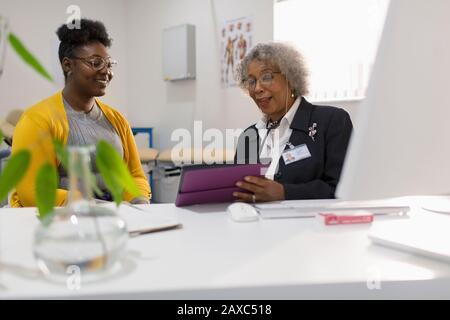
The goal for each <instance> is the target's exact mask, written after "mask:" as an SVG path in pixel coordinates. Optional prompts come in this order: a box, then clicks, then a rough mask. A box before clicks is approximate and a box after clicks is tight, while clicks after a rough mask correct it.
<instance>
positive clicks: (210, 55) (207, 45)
mask: <svg viewBox="0 0 450 320" xmlns="http://www.w3.org/2000/svg"><path fill="white" fill-rule="evenodd" d="M272 1H273V0H215V1H211V0H184V1H179V0H165V1H145V0H134V1H131V2H127V5H128V11H127V21H128V29H127V34H128V38H127V46H128V48H129V53H130V54H129V56H128V58H129V60H128V67H129V69H128V79H129V81H128V87H127V89H128V101H129V110H128V111H129V119H130V121H131V122H132V123H134V124H135V125H145V126H153V127H154V128H155V146H156V147H157V148H159V149H164V148H167V147H168V146H170V145H173V144H174V143H171V142H170V134H171V132H172V130H173V129H175V128H180V127H182V128H187V129H189V130H191V129H192V124H193V121H194V120H202V121H203V129H206V128H219V129H225V128H236V127H242V128H245V127H247V126H248V125H249V124H251V123H252V122H254V121H255V119H256V118H257V117H258V111H257V109H256V107H255V106H254V104H253V103H252V102H251V101H250V99H249V98H248V97H247V96H245V95H244V94H243V92H242V91H241V90H240V89H239V88H229V89H222V88H221V84H220V73H219V72H220V60H219V40H218V32H217V31H216V30H217V28H218V27H219V26H220V25H221V24H222V22H223V21H225V20H229V19H234V18H239V17H243V16H249V15H251V16H252V17H253V22H254V26H255V33H254V42H255V43H256V42H259V41H267V40H271V39H272V26H273V22H272V20H273V14H272V12H273V2H272ZM183 23H190V24H193V25H195V26H196V48H197V60H196V62H197V79H196V80H190V81H180V82H173V83H171V82H164V81H163V80H162V68H161V61H162V57H161V51H162V48H161V43H162V38H161V33H162V30H163V29H164V28H167V27H171V26H174V25H179V24H183Z"/></svg>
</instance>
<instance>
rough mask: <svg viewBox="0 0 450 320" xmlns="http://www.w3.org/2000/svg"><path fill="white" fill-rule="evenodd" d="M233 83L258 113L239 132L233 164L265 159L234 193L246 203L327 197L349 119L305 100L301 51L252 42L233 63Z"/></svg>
mask: <svg viewBox="0 0 450 320" xmlns="http://www.w3.org/2000/svg"><path fill="white" fill-rule="evenodd" d="M237 70H238V72H237V80H238V83H239V85H240V86H241V87H242V88H243V89H244V90H245V91H246V92H248V94H249V95H250V97H251V98H252V99H253V100H254V101H255V103H256V105H257V106H258V108H259V109H260V110H261V112H262V113H263V116H262V118H261V119H260V120H259V121H258V122H257V123H256V124H254V125H252V126H250V127H249V128H247V129H246V130H245V131H244V133H243V134H242V135H241V136H240V137H239V141H238V147H237V152H236V158H237V162H238V163H249V162H264V161H268V163H270V165H269V167H268V170H267V173H266V175H265V177H264V178H262V177H246V178H245V179H244V180H245V181H239V182H237V186H238V187H240V188H242V189H244V190H246V191H248V192H235V193H233V195H234V196H235V197H236V199H238V200H242V201H246V202H257V201H276V200H293V199H319V198H333V197H334V193H335V189H336V185H337V183H338V181H339V175H340V173H341V169H342V165H343V162H344V158H345V154H346V150H347V146H348V143H349V139H350V135H351V132H352V122H351V120H350V117H349V115H348V113H347V112H346V111H344V110H343V109H339V108H336V107H330V106H318V105H313V104H311V103H309V102H308V101H307V100H306V99H305V98H304V95H306V93H307V91H308V90H307V74H308V73H307V71H306V68H305V65H304V61H303V58H302V56H301V54H300V53H299V52H298V51H297V50H296V49H294V48H293V47H291V46H290V45H287V44H284V43H276V42H270V43H261V44H258V45H256V46H255V47H254V48H253V49H252V50H251V51H250V52H249V53H248V54H247V55H246V56H245V58H244V59H243V60H242V61H241V62H240V64H239V65H238V69H237Z"/></svg>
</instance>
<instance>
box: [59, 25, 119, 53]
mask: <svg viewBox="0 0 450 320" xmlns="http://www.w3.org/2000/svg"><path fill="white" fill-rule="evenodd" d="M56 34H57V35H58V38H59V41H61V43H60V44H59V49H58V55H59V61H60V62H62V60H63V59H64V58H65V57H67V58H72V57H74V56H75V53H74V52H75V50H76V49H77V48H78V47H81V46H84V45H86V44H89V43H92V42H100V43H101V44H103V45H104V46H105V47H107V48H109V47H110V46H111V42H112V39H111V38H109V35H108V32H107V31H106V28H105V25H104V24H103V23H102V22H100V21H94V20H89V19H81V20H80V28H79V29H76V28H75V29H69V27H68V26H67V24H63V25H62V26H60V27H59V28H58V30H57V31H56Z"/></svg>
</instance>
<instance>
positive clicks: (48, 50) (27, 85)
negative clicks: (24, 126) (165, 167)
mask: <svg viewBox="0 0 450 320" xmlns="http://www.w3.org/2000/svg"><path fill="white" fill-rule="evenodd" d="M72 4H75V5H79V6H80V8H81V13H82V16H83V17H88V18H93V19H97V20H100V21H102V22H104V23H105V25H106V27H107V29H108V31H109V33H110V36H111V37H112V38H113V39H114V42H113V46H112V48H111V50H110V53H111V56H113V57H114V58H115V59H116V60H118V61H119V65H118V67H117V70H116V72H115V74H116V76H115V79H114V80H113V81H112V83H111V86H110V88H109V90H108V91H107V95H106V96H105V97H104V98H103V99H104V100H105V101H106V102H107V103H110V104H111V105H112V106H114V107H116V108H117V109H119V110H120V111H122V112H123V113H125V114H126V113H127V95H126V90H125V87H126V86H125V83H126V70H127V69H126V67H125V63H126V60H127V59H126V54H127V52H126V46H125V20H124V19H123V12H124V6H125V2H124V1H122V0H95V1H88V0H78V1H76V0H40V1H29V0H0V15H2V16H4V17H7V18H8V20H9V25H10V29H11V31H13V32H14V33H15V34H16V35H17V36H19V37H20V39H21V40H22V41H23V42H24V44H25V45H26V47H27V48H28V49H29V50H30V51H31V52H32V53H33V54H34V55H35V56H36V57H37V58H38V59H39V61H40V62H41V63H42V64H43V65H44V66H45V68H46V69H47V70H48V71H49V72H50V73H51V74H52V75H53V76H54V77H55V78H59V79H60V80H61V81H62V76H61V71H60V66H59V61H58V54H57V50H58V43H59V41H58V39H57V36H56V33H55V32H56V29H57V28H58V27H59V26H60V25H61V24H62V23H65V22H66V19H67V17H68V16H69V15H68V14H66V8H67V7H68V6H69V5H72ZM61 88H62V83H61V82H60V83H56V84H51V83H49V82H48V81H47V80H45V79H44V78H42V77H41V76H39V75H38V74H37V73H36V72H35V71H34V70H33V69H31V68H30V67H28V66H27V65H25V63H24V62H23V61H22V60H21V59H20V58H19V57H18V55H17V54H16V53H15V52H14V51H13V49H12V48H11V47H10V46H9V45H8V47H7V53H6V60H5V70H4V73H3V75H2V77H1V78H0V117H2V116H4V115H5V114H6V113H7V112H8V111H9V110H11V109H14V108H21V109H24V108H26V107H28V106H30V105H32V104H34V103H36V102H38V101H40V100H42V99H43V98H45V97H47V96H49V95H51V94H53V93H54V92H56V91H57V90H59V89H61Z"/></svg>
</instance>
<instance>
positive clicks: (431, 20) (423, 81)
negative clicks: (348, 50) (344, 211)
mask: <svg viewBox="0 0 450 320" xmlns="http://www.w3.org/2000/svg"><path fill="white" fill-rule="evenodd" d="M448 30H450V1H448V0H433V1H423V0H394V1H391V3H390V7H389V11H388V14H387V17H386V22H385V27H384V30H383V34H382V37H381V40H380V44H379V49H378V53H377V57H376V60H375V64H374V67H373V71H372V75H371V78H370V81H369V86H368V90H367V95H366V99H365V101H364V102H363V105H362V106H361V110H359V111H358V114H357V118H356V119H355V130H354V133H353V136H352V138H351V142H350V146H349V150H348V153H347V157H346V160H345V163H344V168H343V171H342V175H341V179H340V183H339V185H338V188H337V192H336V196H337V197H338V198H342V199H346V200H361V199H380V198H388V197H397V196H406V195H437V194H450V36H449V35H448ZM449 209H450V207H449Z"/></svg>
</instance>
